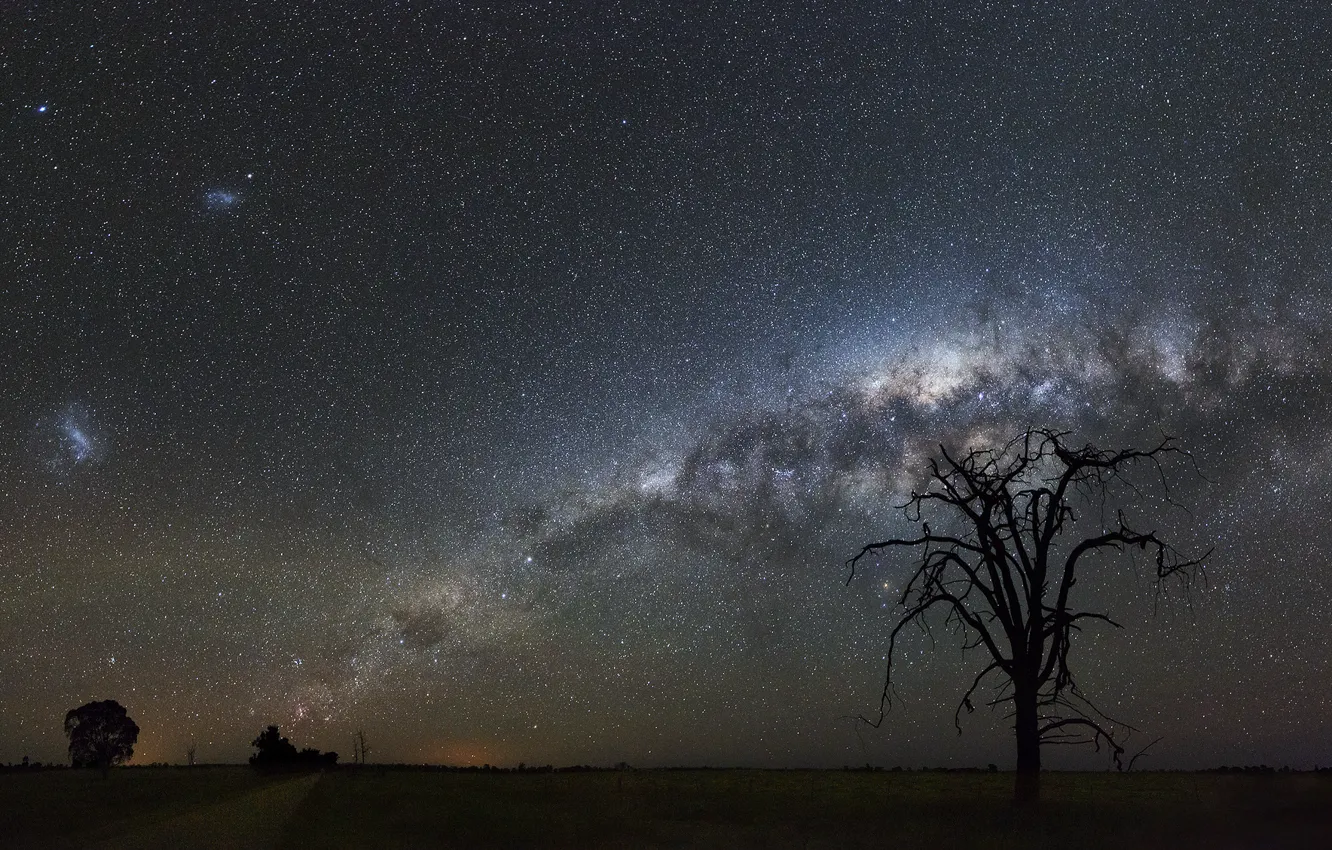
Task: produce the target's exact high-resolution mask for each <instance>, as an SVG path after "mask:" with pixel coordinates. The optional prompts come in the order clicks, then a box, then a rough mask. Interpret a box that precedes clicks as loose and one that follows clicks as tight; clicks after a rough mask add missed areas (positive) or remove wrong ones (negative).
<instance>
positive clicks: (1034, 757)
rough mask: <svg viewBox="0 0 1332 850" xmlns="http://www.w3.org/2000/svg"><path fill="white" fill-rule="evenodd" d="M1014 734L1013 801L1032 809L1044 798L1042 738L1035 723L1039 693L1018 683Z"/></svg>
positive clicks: (1014, 691)
mask: <svg viewBox="0 0 1332 850" xmlns="http://www.w3.org/2000/svg"><path fill="white" fill-rule="evenodd" d="M1013 708H1014V711H1015V717H1014V720H1015V722H1014V724H1013V731H1014V732H1015V733H1016V736H1017V779H1016V781H1015V784H1014V788H1013V800H1014V802H1016V803H1017V804H1018V805H1019V806H1033V805H1035V804H1036V803H1037V802H1039V801H1040V798H1041V736H1040V732H1039V731H1038V729H1039V727H1038V725H1037V722H1036V689H1035V688H1034V687H1031V686H1026V685H1022V684H1017V683H1015V685H1014V688H1013Z"/></svg>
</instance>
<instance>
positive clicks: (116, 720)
mask: <svg viewBox="0 0 1332 850" xmlns="http://www.w3.org/2000/svg"><path fill="white" fill-rule="evenodd" d="M65 735H66V736H67V737H68V738H69V760H70V763H71V764H73V765H74V767H96V768H100V769H101V771H102V774H103V775H106V772H107V771H108V770H110V769H111V766H112V765H117V764H120V763H121V762H123V761H126V760H128V759H130V758H132V757H133V756H134V745H135V743H137V742H138V740H139V727H138V725H137V724H135V722H134V721H133V720H131V719H130V717H129V714H128V713H127V712H126V711H125V709H124V707H123V706H122V705H121V704H120V703H118V702H116V701H115V700H113V699H108V700H102V701H100V702H90V703H87V704H86V705H81V706H79V707H78V708H72V709H70V710H69V712H68V713H67V714H66V715H65Z"/></svg>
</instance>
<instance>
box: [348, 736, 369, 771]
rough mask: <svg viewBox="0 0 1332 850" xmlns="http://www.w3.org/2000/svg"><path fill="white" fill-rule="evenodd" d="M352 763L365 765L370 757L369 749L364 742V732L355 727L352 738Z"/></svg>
mask: <svg viewBox="0 0 1332 850" xmlns="http://www.w3.org/2000/svg"><path fill="white" fill-rule="evenodd" d="M352 748H353V749H352V753H353V755H352V763H353V764H365V762H366V759H367V758H369V756H370V747H369V745H368V744H367V743H366V740H365V730H364V729H361V728H360V727H357V729H356V733H355V734H354V735H353V736H352Z"/></svg>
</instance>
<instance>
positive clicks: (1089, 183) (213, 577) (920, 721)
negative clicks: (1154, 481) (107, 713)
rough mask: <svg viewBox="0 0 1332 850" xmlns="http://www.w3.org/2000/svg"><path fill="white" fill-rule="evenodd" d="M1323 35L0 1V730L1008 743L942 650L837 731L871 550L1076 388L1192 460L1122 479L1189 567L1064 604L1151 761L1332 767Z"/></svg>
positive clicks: (1143, 437)
mask: <svg viewBox="0 0 1332 850" xmlns="http://www.w3.org/2000/svg"><path fill="white" fill-rule="evenodd" d="M1172 6H1173V7H1174V8H1171V7H1172ZM1330 22H1332V13H1330V12H1328V11H1327V10H1326V9H1325V8H1324V4H1322V3H1317V2H1309V3H1300V2H1252V0H1246V2H1214V3H1206V4H1196V3H1161V2H1155V0H1143V2H1133V1H1132V0H1124V1H1123V2H1098V3H1091V2H1065V3H1041V4H1034V3H1033V4H1013V3H1007V2H1005V3H999V2H940V0H932V2H926V1H925V0H921V2H912V0H907V1H906V2H881V3H865V4H851V3H812V2H811V3H803V4H786V3H770V2H763V3H758V2H752V3H751V2H733V3H723V2H719V3H703V2H687V3H678V2H677V3H671V2H642V3H637V2H577V3H555V2H551V3H517V2H515V3H496V4H491V5H487V4H471V3H454V2H429V3H427V2H398V3H389V2H378V3H343V4H315V3H304V4H296V3H268V2H255V3H252V4H245V3H238V2H219V3H216V4H193V3H190V4H181V3H136V2H125V3H87V4H72V3H37V2H26V3H10V4H6V8H5V9H4V10H3V11H0V78H3V80H4V84H3V87H2V88H0V234H2V235H0V248H2V249H3V250H2V251H0V399H3V404H0V762H3V761H17V760H18V759H20V758H21V757H22V756H23V755H30V756H31V757H32V758H34V759H43V760H62V759H63V758H64V749H65V744H66V742H65V739H64V737H63V735H62V733H61V722H62V720H63V716H64V713H65V711H66V710H68V709H70V708H72V707H74V706H76V705H79V704H81V703H83V702H86V701H88V700H92V699H107V698H114V699H117V700H119V701H120V702H121V703H123V704H124V705H125V706H126V707H127V708H128V709H129V712H130V715H131V716H132V717H133V718H134V719H135V720H136V721H137V722H138V724H139V725H140V727H141V728H142V730H143V731H142V734H141V737H140V742H139V746H138V747H137V748H136V761H137V762H140V763H142V762H151V761H173V762H181V761H184V758H185V749H186V747H187V746H188V743H189V741H190V740H191V739H195V740H197V742H198V757H199V759H200V760H201V761H240V760H243V759H244V758H245V757H246V756H247V755H248V754H249V753H250V752H251V750H250V747H249V746H248V744H249V741H250V739H251V738H253V737H254V736H255V735H256V734H257V733H258V732H259V731H260V729H261V728H262V727H263V726H264V725H266V724H268V723H278V724H280V725H281V726H282V727H283V729H284V732H286V733H287V734H289V735H290V736H291V737H292V738H293V740H295V741H296V743H298V744H300V745H308V746H317V747H321V748H324V749H335V750H338V751H340V752H342V753H343V754H344V757H346V756H349V755H350V752H351V734H352V731H353V730H354V729H356V728H358V727H361V728H364V730H365V732H366V736H367V738H368V740H369V743H370V746H371V749H372V752H371V758H372V760H377V761H414V762H420V761H426V762H443V763H453V764H466V763H476V764H480V763H482V762H490V763H496V764H506V765H513V764H516V763H518V762H520V761H525V762H527V763H528V764H542V763H546V762H553V763H556V764H570V763H584V762H586V763H594V764H611V763H614V762H618V761H627V762H630V763H632V764H634V765H643V766H648V765H670V764H711V765H759V766H796V765H812V766H841V765H843V764H864V763H866V762H873V763H876V764H883V765H894V764H901V765H905V766H921V765H926V764H928V765H954V766H963V765H984V764H986V763H988V762H996V763H998V764H1000V765H1002V766H1011V765H1012V763H1013V744H1012V740H1011V737H1012V736H1011V731H1009V730H1008V729H1006V724H1005V722H1004V721H1003V719H1002V718H1001V717H1000V716H999V715H997V714H992V713H990V712H988V711H985V710H984V709H982V710H980V711H978V712H977V713H976V714H975V715H972V716H970V717H966V718H964V724H963V725H964V729H965V734H964V735H963V736H961V737H958V736H957V734H956V732H955V731H954V729H953V726H952V714H953V708H954V706H955V704H956V700H957V699H958V697H959V696H960V693H961V691H962V690H963V689H964V688H965V686H966V685H967V684H968V683H969V681H970V675H969V672H968V671H970V672H971V673H974V672H975V671H976V670H977V669H979V667H980V666H982V665H983V662H982V661H981V660H980V658H979V656H972V657H970V659H969V660H967V659H961V658H960V657H959V652H958V647H957V641H956V639H953V638H950V637H948V636H947V635H946V634H943V635H937V636H938V637H939V644H938V648H937V649H936V650H935V651H934V652H931V651H930V649H929V643H928V640H926V639H925V638H923V637H920V636H917V635H915V634H914V633H913V636H912V637H911V638H909V639H908V640H906V641H905V642H904V644H903V648H902V652H903V654H902V655H901V656H900V657H899V663H900V665H901V666H900V667H899V668H898V671H899V673H898V675H899V678H898V692H899V697H900V699H899V701H898V702H896V703H895V705H894V707H893V710H892V712H891V713H890V714H889V715H888V719H887V720H886V721H885V723H884V725H883V727H882V729H880V730H878V731H875V730H872V729H865V728H864V727H859V728H858V727H857V725H856V724H855V722H854V721H853V720H852V719H851V718H852V717H853V716H854V715H856V714H859V713H867V714H869V715H870V716H871V717H873V716H874V715H875V713H876V709H877V704H878V692H879V687H880V685H881V681H882V675H883V664H884V661H883V658H884V652H885V651H886V647H887V633H888V630H889V628H891V626H892V624H893V623H894V622H895V620H896V616H897V611H898V609H896V608H895V605H896V602H897V598H898V594H899V593H900V590H901V585H902V584H903V583H904V582H905V580H906V578H907V577H908V576H909V575H910V573H911V571H912V569H913V564H912V562H911V560H910V558H909V557H907V556H906V555H905V554H903V555H901V556H900V557H885V558H883V559H881V561H880V562H878V563H871V564H868V565H865V567H866V569H864V570H862V571H861V572H860V574H859V575H858V576H857V578H856V579H855V580H854V581H853V582H852V583H851V584H850V585H849V586H846V585H844V579H845V578H846V569H845V566H844V562H845V560H846V559H847V558H848V557H849V556H851V555H853V554H855V552H857V551H858V550H859V548H860V546H861V545H863V544H864V543H867V542H870V541H872V540H876V539H882V538H883V537H886V536H890V535H892V534H896V533H905V532H907V531H908V530H909V526H908V525H907V524H906V523H905V521H904V520H903V518H902V517H901V514H900V512H898V511H896V510H895V509H894V507H893V506H894V505H896V504H900V503H901V502H902V501H904V498H905V496H906V494H907V493H908V492H909V491H910V488H911V486H912V484H913V483H917V482H919V480H920V474H921V472H922V471H923V465H924V462H925V460H926V459H927V458H928V457H929V456H930V454H931V453H932V451H933V450H934V449H933V448H932V447H934V446H936V445H937V444H938V443H939V442H941V441H945V442H948V443H950V444H953V445H978V444H984V443H985V442H986V441H993V440H998V439H1002V438H1006V437H1008V436H1011V435H1012V434H1014V433H1015V432H1017V431H1019V430H1021V429H1022V428H1023V427H1025V426H1026V425H1048V426H1052V427H1058V428H1065V429H1069V430H1072V431H1073V432H1074V434H1075V435H1076V438H1075V439H1076V441H1077V442H1079V443H1081V442H1084V441H1091V442H1095V443H1097V444H1100V445H1106V446H1111V447H1120V446H1128V445H1148V444H1154V443H1155V442H1156V441H1158V440H1159V439H1160V436H1161V434H1162V433H1163V432H1164V433H1169V434H1172V435H1175V436H1177V437H1178V438H1179V439H1180V440H1181V445H1183V446H1184V447H1185V448H1187V449H1189V450H1190V451H1191V452H1193V454H1194V455H1195V457H1196V460H1197V470H1195V469H1194V468H1193V466H1192V465H1191V464H1188V463H1173V464H1171V465H1169V466H1168V472H1169V473H1170V476H1171V480H1172V481H1173V482H1174V484H1175V488H1174V490H1173V497H1174V500H1175V501H1177V502H1179V503H1180V504H1181V505H1183V506H1185V507H1186V508H1187V510H1185V509H1184V508H1176V507H1172V506H1170V505H1169V504H1168V503H1167V502H1166V501H1165V500H1164V499H1163V498H1162V497H1161V495H1160V494H1159V492H1157V491H1155V490H1152V489H1151V488H1150V487H1148V488H1146V489H1144V490H1143V494H1142V496H1141V497H1138V498H1136V500H1130V502H1128V503H1127V509H1128V511H1129V513H1130V515H1131V516H1133V517H1134V518H1135V519H1136V520H1137V524H1138V525H1139V526H1141V527H1144V528H1149V529H1157V530H1159V531H1160V532H1161V533H1162V534H1163V535H1168V536H1169V538H1170V539H1171V540H1172V541H1174V542H1175V543H1176V544H1178V545H1179V546H1180V547H1181V548H1182V549H1184V550H1186V551H1190V552H1201V551H1205V550H1206V549H1207V548H1208V547H1215V554H1214V555H1213V556H1212V557H1211V558H1210V559H1209V560H1208V562H1207V579H1208V580H1207V583H1206V585H1205V586H1204V585H1199V586H1198V587H1196V588H1195V590H1194V592H1193V594H1192V597H1191V600H1190V599H1186V598H1185V597H1184V596H1183V595H1182V594H1180V593H1179V592H1178V591H1177V590H1172V591H1171V592H1169V593H1166V594H1165V595H1163V596H1161V597H1159V598H1158V595H1157V594H1156V592H1155V590H1154V588H1153V585H1152V582H1151V580H1150V570H1147V571H1145V572H1144V571H1142V569H1141V567H1142V564H1139V574H1138V575H1136V576H1135V573H1134V570H1133V567H1132V564H1130V563H1129V562H1128V561H1127V560H1125V561H1122V562H1114V561H1102V562H1098V563H1097V564H1096V565H1095V566H1094V567H1093V568H1091V569H1088V570H1087V571H1086V574H1085V577H1084V579H1083V580H1082V581H1081V582H1079V584H1078V587H1077V591H1076V592H1077V593H1078V594H1079V599H1080V601H1082V602H1083V603H1084V604H1087V605H1089V606H1092V607H1097V606H1101V607H1102V609H1103V610H1106V611H1108V612H1109V613H1111V614H1113V615H1114V616H1115V617H1116V619H1118V620H1119V621H1120V622H1123V623H1125V624H1126V626H1127V628H1126V629H1125V630H1124V631H1122V632H1111V631H1110V630H1108V629H1095V628H1089V629H1088V631H1087V632H1086V633H1084V634H1083V635H1081V636H1080V637H1079V638H1078V639H1077V641H1078V642H1077V643H1075V650H1074V656H1073V668H1074V670H1075V672H1077V673H1078V674H1079V675H1080V677H1081V680H1082V684H1083V689H1084V690H1085V691H1086V692H1087V693H1088V695H1090V696H1092V697H1093V698H1095V699H1097V700H1098V702H1099V704H1100V705H1101V706H1102V707H1103V708H1104V709H1106V710H1107V711H1108V712H1109V713H1111V714H1113V715H1114V716H1116V717H1119V718H1122V719H1123V720H1126V721H1128V722H1130V723H1132V724H1133V725H1134V726H1136V727H1138V728H1139V729H1141V730H1142V731H1141V735H1140V736H1135V738H1134V740H1133V742H1131V746H1130V751H1133V750H1134V749H1135V747H1134V746H1132V744H1133V743H1146V742H1147V741H1148V740H1151V739H1154V738H1156V737H1158V736H1161V737H1163V740H1162V741H1161V743H1160V744H1158V745H1157V746H1156V747H1155V748H1154V749H1153V750H1152V751H1151V752H1152V755H1151V757H1150V758H1148V759H1144V761H1143V762H1141V764H1143V765H1145V766H1150V767H1193V766H1212V765H1217V764H1222V763H1226V764H1236V763H1241V764H1243V763H1254V764H1256V763H1261V762H1265V763H1268V764H1272V765H1274V766H1275V765H1282V764H1290V765H1292V766H1297V767H1312V766H1314V765H1315V764H1323V765H1328V764H1332V732H1330V731H1329V730H1330V729H1332V727H1329V724H1328V719H1327V718H1328V716H1329V714H1330V713H1332V665H1330V664H1329V659H1330V658H1332V608H1329V606H1328V604H1327V600H1328V598H1329V595H1330V594H1332V572H1330V571H1329V566H1328V555H1327V554H1326V553H1327V552H1328V551H1329V550H1332V512H1330V511H1329V508H1330V507H1332V504H1330V502H1332V499H1330V498H1329V495H1328V481H1329V474H1328V468H1329V465H1330V464H1332V433H1330V432H1329V425H1328V421H1329V413H1332V400H1330V399H1329V397H1328V395H1327V393H1326V390H1327V388H1328V387H1329V385H1330V383H1332V361H1329V354H1332V336H1329V334H1328V332H1327V329H1328V327H1329V322H1332V206H1330V205H1329V204H1330V200H1332V150H1329V147H1330V146H1332V55H1329V47H1332V32H1330V31H1329V30H1332V27H1329V23H1330ZM1148 483H1150V481H1149V482H1148ZM1055 749H1056V751H1055V752H1049V753H1047V764H1050V765H1053V766H1092V767H1097V766H1102V765H1104V764H1105V757H1104V754H1102V755H1096V754H1095V753H1092V752H1090V751H1087V752H1085V753H1079V752H1072V751H1064V750H1062V749H1059V748H1055Z"/></svg>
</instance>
